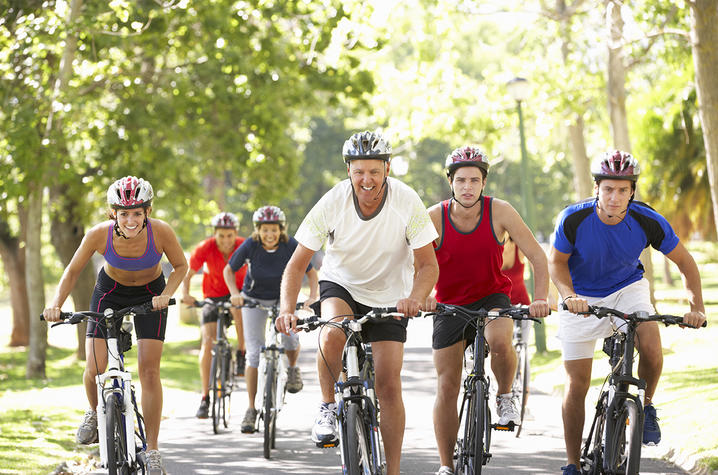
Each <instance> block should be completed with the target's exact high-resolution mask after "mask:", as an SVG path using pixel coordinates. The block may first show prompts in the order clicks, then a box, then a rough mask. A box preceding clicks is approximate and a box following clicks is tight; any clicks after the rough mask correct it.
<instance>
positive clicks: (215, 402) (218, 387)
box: [209, 345, 222, 434]
mask: <svg viewBox="0 0 718 475" xmlns="http://www.w3.org/2000/svg"><path fill="white" fill-rule="evenodd" d="M218 350H219V349H218V348H217V346H216V345H215V348H214V350H213V351H212V363H210V366H209V382H210V385H211V389H212V431H213V432H214V433H215V434H219V425H220V414H221V407H220V405H221V400H222V383H221V382H220V380H219V373H220V371H219V367H218V365H217V353H218Z"/></svg>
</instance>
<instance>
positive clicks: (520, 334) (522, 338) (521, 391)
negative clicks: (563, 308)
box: [511, 320, 531, 437]
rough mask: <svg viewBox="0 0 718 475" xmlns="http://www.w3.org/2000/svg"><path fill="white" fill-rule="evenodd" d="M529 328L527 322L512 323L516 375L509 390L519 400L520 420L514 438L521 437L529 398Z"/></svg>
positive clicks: (516, 321)
mask: <svg viewBox="0 0 718 475" xmlns="http://www.w3.org/2000/svg"><path fill="white" fill-rule="evenodd" d="M530 334H531V326H530V325H529V324H528V321H527V320H515V321H514V333H513V345H514V351H515V352H516V359H517V365H516V374H515V375H514V382H513V383H512V385H511V390H512V392H513V393H514V395H516V396H518V398H519V407H520V410H519V413H520V417H521V420H520V422H519V424H518V425H517V426H516V437H518V436H519V435H521V429H522V428H523V426H524V417H525V415H526V406H527V403H528V398H529V383H530V382H531V361H530V358H529V335H530Z"/></svg>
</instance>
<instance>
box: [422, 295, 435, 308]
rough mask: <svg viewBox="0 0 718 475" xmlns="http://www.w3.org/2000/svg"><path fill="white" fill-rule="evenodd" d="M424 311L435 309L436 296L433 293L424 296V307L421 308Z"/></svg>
mask: <svg viewBox="0 0 718 475" xmlns="http://www.w3.org/2000/svg"><path fill="white" fill-rule="evenodd" d="M422 310H423V311H425V312H435V311H436V297H434V296H433V295H429V296H428V297H426V302H425V303H424V308H423V309H422Z"/></svg>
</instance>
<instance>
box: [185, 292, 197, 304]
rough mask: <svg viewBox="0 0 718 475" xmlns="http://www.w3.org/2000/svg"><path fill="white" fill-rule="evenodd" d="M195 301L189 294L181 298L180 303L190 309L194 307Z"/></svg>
mask: <svg viewBox="0 0 718 475" xmlns="http://www.w3.org/2000/svg"><path fill="white" fill-rule="evenodd" d="M196 301H197V299H196V298H194V297H192V296H191V295H189V294H187V295H185V296H183V297H182V303H183V304H185V305H189V306H190V307H194V304H195V302H196Z"/></svg>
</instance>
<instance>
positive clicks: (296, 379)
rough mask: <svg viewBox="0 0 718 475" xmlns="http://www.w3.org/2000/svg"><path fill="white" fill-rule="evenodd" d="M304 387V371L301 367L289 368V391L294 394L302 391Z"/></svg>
mask: <svg viewBox="0 0 718 475" xmlns="http://www.w3.org/2000/svg"><path fill="white" fill-rule="evenodd" d="M303 387H304V382H302V373H301V372H300V371H299V367H297V366H291V367H289V368H287V391H289V392H290V393H292V394H294V393H298V392H299V391H301V390H302V388H303Z"/></svg>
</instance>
